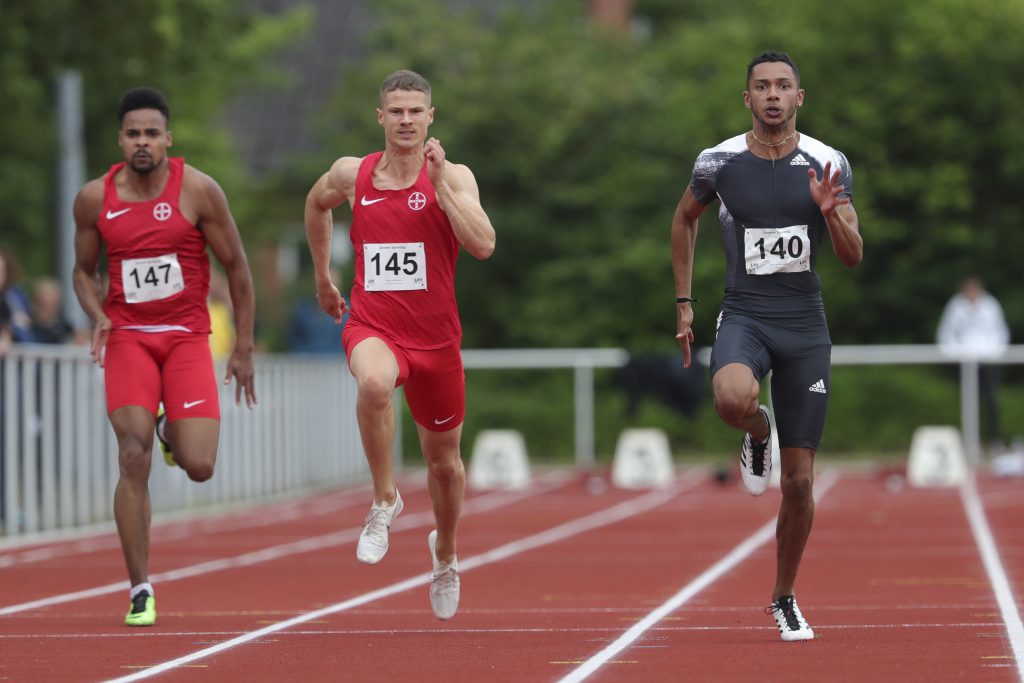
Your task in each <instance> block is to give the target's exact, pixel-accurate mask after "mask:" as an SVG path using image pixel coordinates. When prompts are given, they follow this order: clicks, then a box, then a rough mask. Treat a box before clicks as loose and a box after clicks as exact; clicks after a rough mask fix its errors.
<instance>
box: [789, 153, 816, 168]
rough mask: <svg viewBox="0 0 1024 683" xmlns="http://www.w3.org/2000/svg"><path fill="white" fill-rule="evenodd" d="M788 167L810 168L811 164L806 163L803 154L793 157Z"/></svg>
mask: <svg viewBox="0 0 1024 683" xmlns="http://www.w3.org/2000/svg"><path fill="white" fill-rule="evenodd" d="M789 165H790V166H810V165H811V162H809V161H807V159H806V158H805V157H804V155H803V154H797V155H796V156H795V157H793V160H792V161H790V162H789Z"/></svg>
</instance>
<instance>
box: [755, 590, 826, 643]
mask: <svg viewBox="0 0 1024 683" xmlns="http://www.w3.org/2000/svg"><path fill="white" fill-rule="evenodd" d="M764 611H765V614H771V615H772V616H773V617H775V625H776V626H778V627H779V633H780V634H781V635H782V639H783V640H784V641H786V642H787V643H788V642H792V641H794V640H814V630H813V629H811V627H810V626H809V625H808V624H807V620H806V619H804V615H803V614H801V612H800V608H799V607H797V605H796V596H794V595H783V596H782V597H780V598H779V599H778V600H776V601H774V602H773V603H772V604H770V605H768V606H767V607H765V608H764Z"/></svg>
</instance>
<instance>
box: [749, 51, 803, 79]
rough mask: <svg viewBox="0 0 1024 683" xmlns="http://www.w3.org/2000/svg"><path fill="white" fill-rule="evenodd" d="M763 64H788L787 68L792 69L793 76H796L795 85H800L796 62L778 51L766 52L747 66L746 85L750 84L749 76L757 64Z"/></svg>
mask: <svg viewBox="0 0 1024 683" xmlns="http://www.w3.org/2000/svg"><path fill="white" fill-rule="evenodd" d="M765 62H782V63H783V64H789V67H790V68H791V69H793V75H794V76H796V84H797V85H800V69H798V68H796V62H794V61H793V58H792V57H790V56H789V55H787V54H786V53H785V52H781V51H779V50H768V51H767V52H762V53H761V54H759V55H758V56H756V57H754V59H753V60H752V61H751V62H750V64H748V65H747V84H749V83H750V74H752V73H754V67H755V66H757V65H758V64H764V63H765Z"/></svg>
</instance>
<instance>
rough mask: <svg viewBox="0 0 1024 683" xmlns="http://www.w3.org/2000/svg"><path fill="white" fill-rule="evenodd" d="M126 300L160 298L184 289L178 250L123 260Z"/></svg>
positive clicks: (122, 278)
mask: <svg viewBox="0 0 1024 683" xmlns="http://www.w3.org/2000/svg"><path fill="white" fill-rule="evenodd" d="M121 285H122V287H123V288H124V300H125V301H127V302H128V303H130V304H141V303H143V302H145V301H157V300H158V299H166V298H167V297H170V296H174V295H175V294H177V293H178V292H180V291H181V290H183V289H185V279H184V278H183V277H182V275H181V264H180V263H178V255H177V254H164V255H163V256H153V257H151V258H134V259H125V260H123V261H121Z"/></svg>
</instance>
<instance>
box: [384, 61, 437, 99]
mask: <svg viewBox="0 0 1024 683" xmlns="http://www.w3.org/2000/svg"><path fill="white" fill-rule="evenodd" d="M395 90H416V91H418V92H421V93H423V94H424V95H426V96H427V103H428V104H429V103H430V83H429V82H428V81H427V79H425V78H423V76H420V75H419V74H418V73H416V72H415V71H409V70H408V69H399V70H398V71H395V72H394V73H392V74H389V75H388V77H387V78H385V79H384V82H383V83H381V85H380V103H381V106H384V96H385V95H387V94H388V93H389V92H393V91H395Z"/></svg>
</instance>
